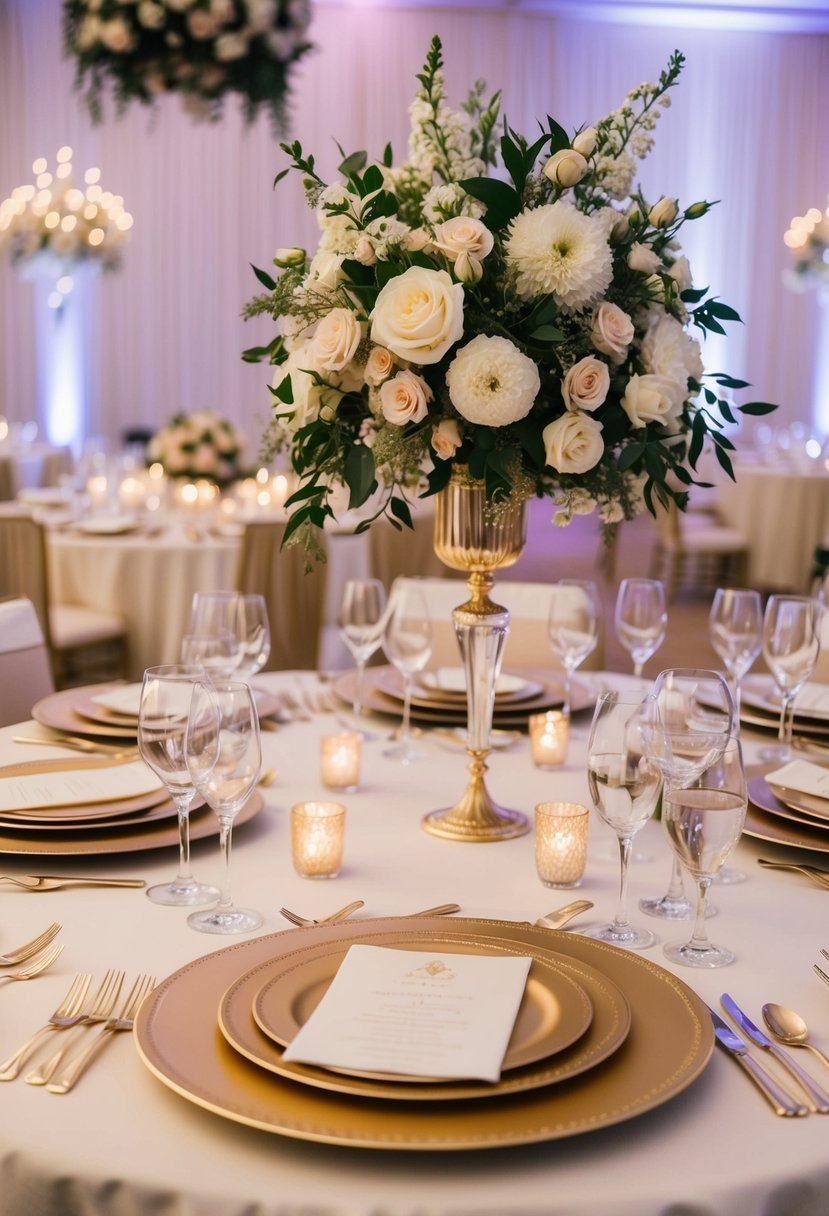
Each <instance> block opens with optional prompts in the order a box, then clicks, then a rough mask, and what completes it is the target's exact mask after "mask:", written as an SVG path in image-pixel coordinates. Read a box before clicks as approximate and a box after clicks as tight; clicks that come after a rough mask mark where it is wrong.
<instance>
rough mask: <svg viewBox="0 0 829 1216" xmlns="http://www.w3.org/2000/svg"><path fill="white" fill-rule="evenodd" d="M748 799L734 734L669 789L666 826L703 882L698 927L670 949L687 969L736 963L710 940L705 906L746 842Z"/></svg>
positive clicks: (683, 859)
mask: <svg viewBox="0 0 829 1216" xmlns="http://www.w3.org/2000/svg"><path fill="white" fill-rule="evenodd" d="M746 800H747V794H746V777H745V771H744V768H743V758H742V752H741V749H740V742H739V740H738V739H737V737H736V736H734V735H732V736H731V737H730V738H729V740H728V742H727V743H726V745H725V747H724V748H723V749H722V751H721V752H720V753H719V754H718V756H717V757H716V759H715V760H714V761H713V763H712V764H710V765H709V766H708V767H707V768H706V769H705V771H704V772H703V773H701V774H699V776H697V777H696V778H695V779H694V780H693V781H692V782H690V783H686V784H683V785H679V784H673V783H670V782H669V783H668V784H667V786H666V787H665V793H664V796H663V800H662V822H663V824H664V826H665V831H666V832H667V834H668V839H669V840H670V842H671V845H672V847H673V849H674V851H675V853H676V855H677V857H678V858H679V859H680V860H681V862H682V864H683V865H684V866H685V867H686V868H687V869H688V870H690V872H691V874H692V875H693V876H694V878H695V879H696V883H697V913H696V919H695V922H694V929H693V932H692V934H691V938H690V940H689V941H687V942H686V943H685V944H684V945H667V946H665V947H664V951H665V956H666V958H669V959H670V960H671V962H674V963H682V964H683V966H686V967H725V966H727V965H728V964H729V963H733V961H734V954H733V952H732V951H731V950H728V949H726V947H724V946H715V945H714V944H713V943H712V942H711V941H709V939H708V934H707V932H706V928H705V908H706V899H707V895H708V889H709V887H710V886H711V881H712V879H713V877H714V875H715V874H716V873H717V872H718V871H719V869H720V868H721V866H722V864H723V862H724V861H725V859H726V858H727V857H728V855H729V853H730V852H731V851H732V849H733V848H734V846H735V845H736V844H737V841H738V840H739V839H740V834H741V832H742V830H743V824H744V823H745V817H746Z"/></svg>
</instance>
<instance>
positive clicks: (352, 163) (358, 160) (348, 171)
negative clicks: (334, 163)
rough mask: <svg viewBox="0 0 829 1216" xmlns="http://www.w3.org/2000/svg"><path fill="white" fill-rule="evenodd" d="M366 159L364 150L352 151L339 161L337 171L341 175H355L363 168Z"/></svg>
mask: <svg viewBox="0 0 829 1216" xmlns="http://www.w3.org/2000/svg"><path fill="white" fill-rule="evenodd" d="M341 150H342V149H341ZM367 160H368V156H367V154H366V153H365V152H352V153H351V155H350V156H347V157H346V158H345V160H344V161H342V162H341V163H340V165H339V172H340V173H341V174H342V175H343V177H355V176H356V175H358V174H360V173H362V171H363V169H365V167H366V161H367Z"/></svg>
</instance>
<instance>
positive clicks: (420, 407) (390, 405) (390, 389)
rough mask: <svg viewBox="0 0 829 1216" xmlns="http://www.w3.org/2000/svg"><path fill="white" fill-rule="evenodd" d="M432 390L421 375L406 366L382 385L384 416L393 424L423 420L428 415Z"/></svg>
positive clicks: (401, 424) (402, 424)
mask: <svg viewBox="0 0 829 1216" xmlns="http://www.w3.org/2000/svg"><path fill="white" fill-rule="evenodd" d="M432 396H433V394H432V390H431V389H430V388H429V385H428V384H427V383H426V381H425V380H423V379H422V378H421V377H420V376H417V375H415V373H414V372H412V371H409V370H408V368H404V369H403V371H400V372H398V373H397V375H396V376H393V377H392V379H391V380H386V381H384V383H383V384H381V385H380V407H381V409H382V411H383V417H384V418H385V419H386V421H387V422H390V423H391V424H392V426H405V425H406V423H407V422H422V421H423V419H424V418H425V417H426V415H427V413H428V412H429V410H428V403H429V402H430V401H431V400H432Z"/></svg>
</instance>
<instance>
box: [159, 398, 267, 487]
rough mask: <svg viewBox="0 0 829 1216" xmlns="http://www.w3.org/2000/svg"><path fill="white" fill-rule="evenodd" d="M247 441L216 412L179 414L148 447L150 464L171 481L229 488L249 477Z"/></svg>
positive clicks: (202, 411) (201, 411) (205, 411)
mask: <svg viewBox="0 0 829 1216" xmlns="http://www.w3.org/2000/svg"><path fill="white" fill-rule="evenodd" d="M244 452H245V439H244V436H243V435H242V433H241V432H240V431H239V430H238V429H237V427H235V426H234V425H233V423H232V422H230V421H229V420H228V419H227V418H224V417H222V415H221V414H218V413H216V412H215V411H213V410H200V411H198V412H197V413H194V414H176V416H175V418H173V419H172V420H171V421H170V422H169V423H168V424H167V426H165V427H162V428H161V430H160V431H157V432H156V434H155V435H154V436H153V438H152V439H151V440H150V442H149V445H148V447H147V461H148V463H149V464H160V465H161V466H162V468H163V469H164V472H165V473H166V474H167V476H168V477H180V478H184V477H186V478H189V479H191V480H198V479H201V480H205V481H212V482H214V483H215V484H216V485H218V486H226V485H230V483H231V482H233V481H236V480H237V479H238V478H239V477H243V476H245V475H246V472H247V470H246V468H245V467H244V465H243V457H244Z"/></svg>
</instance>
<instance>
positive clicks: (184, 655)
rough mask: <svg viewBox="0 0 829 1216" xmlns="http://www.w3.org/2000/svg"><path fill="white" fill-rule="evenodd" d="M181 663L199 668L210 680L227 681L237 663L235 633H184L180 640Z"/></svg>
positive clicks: (237, 647)
mask: <svg viewBox="0 0 829 1216" xmlns="http://www.w3.org/2000/svg"><path fill="white" fill-rule="evenodd" d="M180 654H181V661H182V663H184V664H186V665H187V666H191V667H192V666H196V667H201V668H202V670H203V672H204V673H205V674H206V675H207V676H209V677H210V678H211V679H224V680H227V679H229V678H230V676H231V675H232V674H233V672H234V671H235V670H236V667H237V666H238V663H239V654H240V652H239V644H238V641H237V639H236V634H235V633H229V632H227V631H226V632H224V633H215V634H210V633H208V634H204V633H186V634H185V635H184V637H183V638H182V639H181V651H180Z"/></svg>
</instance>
